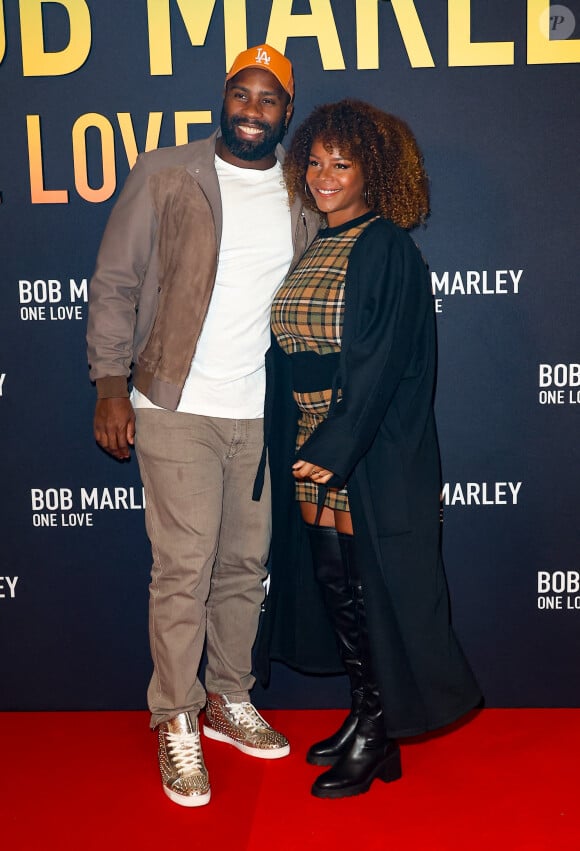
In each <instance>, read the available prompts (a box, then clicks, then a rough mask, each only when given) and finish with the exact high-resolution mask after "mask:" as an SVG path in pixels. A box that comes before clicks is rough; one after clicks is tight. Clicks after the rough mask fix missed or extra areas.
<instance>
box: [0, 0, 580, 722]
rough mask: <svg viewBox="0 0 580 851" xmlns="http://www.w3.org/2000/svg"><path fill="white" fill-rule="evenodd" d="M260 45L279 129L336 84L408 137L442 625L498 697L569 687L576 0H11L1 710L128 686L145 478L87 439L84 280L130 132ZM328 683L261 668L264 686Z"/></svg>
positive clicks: (143, 583) (112, 704)
mask: <svg viewBox="0 0 580 851" xmlns="http://www.w3.org/2000/svg"><path fill="white" fill-rule="evenodd" d="M577 22H579V24H577ZM266 39H268V40H269V41H270V43H272V44H273V45H274V46H275V47H277V48H278V49H280V50H282V51H284V52H285V53H286V54H287V55H288V56H289V57H290V58H291V59H292V60H293V62H294V63H295V71H296V86H297V99H296V114H295V118H294V126H296V125H297V123H298V122H299V121H300V120H301V119H302V118H303V117H304V116H305V115H306V114H307V113H308V111H309V110H310V109H311V108H312V107H313V106H314V105H315V104H319V103H322V102H326V101H332V100H337V99H340V98H342V97H345V96H352V97H358V98H361V99H365V100H369V101H372V102H373V103H375V104H376V105H378V106H380V107H382V108H384V109H387V110H389V111H391V112H394V113H396V114H397V115H400V116H401V117H403V118H404V119H406V120H407V121H408V122H409V123H410V125H411V126H412V127H413V129H414V130H415V132H416V135H417V137H418V139H419V141H420V144H421V147H422V149H423V152H424V155H425V161H426V165H427V169H428V172H429V174H430V177H431V183H432V215H431V218H430V220H429V222H428V225H427V226H426V228H423V229H421V230H419V231H417V232H416V234H415V237H416V239H417V241H418V243H419V244H420V246H421V249H422V251H423V253H424V255H425V257H426V258H427V259H428V262H429V265H430V268H431V270H432V280H433V295H434V303H435V309H436V311H437V319H438V327H439V349H440V357H439V360H440V364H439V385H438V396H437V412H438V422H439V430H440V438H441V445H442V453H443V472H444V480H445V488H444V502H445V520H444V553H445V559H446V565H447V572H448V577H449V583H450V588H451V594H452V599H453V610H454V615H455V622H456V626H457V629H458V632H459V634H460V636H461V639H462V641H463V644H464V646H465V649H466V651H467V653H468V655H469V657H470V659H471V661H472V664H473V666H474V668H475V670H476V673H477V675H478V677H479V679H480V682H481V685H482V687H483V689H484V691H485V693H486V696H487V700H488V705H491V706H577V705H580V680H579V678H578V676H577V671H578V665H579V663H580V572H579V571H580V559H579V553H580V546H579V524H578V518H577V514H578V508H577V506H578V482H579V467H580V464H579V450H578V442H577V439H576V438H577V434H578V425H577V424H578V416H579V414H578V411H579V407H578V406H579V405H580V366H579V364H578V362H579V361H580V351H579V342H578V331H577V328H578V316H579V308H580V296H579V288H578V271H577V268H578V267H577V237H578V232H579V215H578V139H579V138H580V118H579V114H578V106H577V93H578V83H579V77H578V63H579V62H580V0H568V2H567V3H566V4H565V5H562V4H560V5H555V4H552V5H551V6H550V3H549V2H548V0H527V2H526V0H472V2H469V0H449V1H448V2H443V0H415V2H412V0H392V2H385V0H358V2H355V0H301V2H297V0H295V2H294V3H292V0H223V2H222V0H217V2H214V0H179V2H178V1H177V0H149V2H146V0H133V2H130V3H117V2H115V0H98V2H97V0H92V2H91V1H90V0H62V2H56V1H55V0H52V2H46V0H45V2H43V0H20V2H19V3H18V2H16V0H6V2H3V1H2V0H0V90H1V92H2V96H1V99H0V126H1V127H2V132H1V134H0V192H1V193H2V203H1V204H0V233H1V246H2V265H1V271H0V275H1V289H0V304H1V311H0V415H1V418H2V446H1V449H0V453H1V456H2V461H1V465H2V466H1V469H2V491H1V497H0V499H1V510H0V535H1V550H0V552H1V556H0V574H1V575H0V683H1V687H0V709H85V708H86V709H89V708H111V709H125V708H141V707H144V705H145V698H144V695H145V688H146V684H147V681H148V678H149V674H150V659H149V650H148V643H147V624H146V620H147V614H146V606H147V584H148V576H149V566H150V553H149V548H148V542H147V540H146V536H145V530H144V521H143V497H142V491H141V484H140V481H139V475H138V469H137V464H136V462H135V460H134V459H133V460H132V461H131V462H130V463H129V464H124V465H121V464H117V463H116V462H115V461H113V460H112V459H110V458H109V457H108V456H106V455H105V454H104V453H102V452H101V451H100V450H99V449H98V448H97V447H96V445H95V444H94V442H93V439H92V424H91V421H92V412H93V406H94V389H93V388H92V387H91V385H90V383H89V379H88V371H87V366H86V356H85V344H84V335H85V327H86V312H87V306H86V298H87V281H88V280H89V279H90V276H91V273H92V269H93V266H94V260H95V256H96V252H97V249H98V245H99V241H100V237H101V234H102V231H103V228H104V225H105V222H106V219H107V216H108V214H109V211H110V209H111V206H112V204H113V202H114V199H115V197H116V194H117V192H118V190H119V188H120V187H121V185H122V183H123V180H124V178H125V176H126V174H127V172H128V170H129V165H130V163H132V162H133V161H134V158H135V156H136V152H137V150H143V149H144V148H145V147H146V146H147V147H156V146H157V145H171V144H175V142H176V141H178V142H180V143H181V142H184V141H186V140H187V139H189V140H193V139H195V138H200V137H202V136H205V135H207V134H208V132H209V130H210V127H211V126H212V125H213V124H214V123H215V122H216V120H217V119H218V118H219V109H220V103H221V93H222V86H223V79H224V74H225V70H226V67H227V65H229V63H230V62H231V60H232V59H233V56H234V55H235V54H236V53H237V52H238V51H239V50H241V49H243V48H245V47H246V45H247V44H250V45H251V44H257V43H260V42H263V41H264V40H266ZM291 129H292V128H291ZM344 689H345V687H344V683H343V680H342V678H330V679H329V680H320V679H317V678H311V677H305V676H301V675H299V674H297V673H295V672H291V671H288V670H287V669H285V668H284V667H283V666H280V665H276V666H274V672H273V680H272V685H271V687H270V689H268V690H267V691H262V690H260V689H257V695H256V701H257V702H258V704H259V705H262V706H284V707H294V706H295V707H301V706H302V707H306V706H322V705H329V704H330V705H332V704H339V703H341V702H342V701H343V700H344V699H345V693H344Z"/></svg>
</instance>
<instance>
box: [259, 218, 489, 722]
mask: <svg viewBox="0 0 580 851" xmlns="http://www.w3.org/2000/svg"><path fill="white" fill-rule="evenodd" d="M288 362H289V358H288V357H286V356H284V355H283V354H282V353H281V352H280V350H276V348H275V347H273V349H272V351H271V353H270V369H272V364H275V379H274V393H273V395H272V396H271V397H270V405H272V406H273V410H272V411H271V412H272V416H273V419H272V422H271V424H270V427H269V431H270V440H269V453H270V464H271V472H272V480H273V494H274V496H273V502H274V504H273V520H274V531H273V548H272V558H271V583H270V594H269V597H268V601H267V605H266V612H265V616H264V622H263V624H262V629H261V633H260V638H259V647H258V669H259V675H260V676H261V679H262V680H263V681H264V680H266V679H267V675H268V665H269V663H268V660H269V659H277V660H280V661H283V662H286V663H287V664H289V665H290V666H292V667H295V668H297V669H299V670H302V671H305V672H311V673H323V672H326V673H330V672H337V671H340V670H341V666H340V662H339V660H338V656H337V651H336V646H335V643H334V639H333V637H332V634H331V630H330V627H329V624H328V621H327V618H326V614H325V612H324V609H323V606H322V603H321V600H320V596H319V591H318V588H317V585H316V582H315V580H314V578H313V573H312V566H311V563H310V560H309V553H308V548H307V546H306V544H305V540H304V538H305V535H304V532H303V529H302V524H301V523H300V521H299V517H298V511H297V507H296V505H295V504H293V479H292V477H291V474H290V466H291V463H292V460H293V453H292V452H291V451H290V447H291V446H292V445H293V440H294V433H295V426H296V410H295V409H294V413H293V414H290V413H289V412H288V400H289V399H291V386H290V376H289V366H288ZM435 369H436V330H435V317H434V310H433V299H432V295H431V288H430V282H429V275H428V272H427V270H426V267H425V264H424V262H423V260H422V257H421V255H420V252H419V251H418V249H417V247H416V246H415V244H414V242H413V240H412V239H411V238H410V237H409V235H408V234H407V233H406V232H405V231H403V230H402V229H400V228H398V227H397V226H396V225H394V224H392V223H391V222H389V221H387V220H385V219H379V220H377V221H375V222H372V223H371V224H370V225H369V226H368V227H367V228H366V229H365V231H364V232H363V234H362V235H361V236H360V237H359V239H358V240H357V242H356V243H355V245H354V247H353V249H352V252H351V256H350V259H349V264H348V269H347V275H346V285H345V314H344V327H343V334H342V347H341V357H340V376H339V380H338V386H340V387H341V388H342V400H341V401H340V402H339V403H338V404H337V405H335V406H334V410H333V412H332V413H331V415H329V417H328V419H327V420H325V421H324V422H323V423H322V424H321V425H320V426H319V427H318V428H317V430H316V431H315V433H314V434H313V435H312V436H311V437H310V438H309V439H308V441H307V442H306V443H305V444H304V446H303V447H302V448H301V450H300V453H299V455H300V458H302V459H303V460H306V461H309V462H311V463H314V464H316V466H318V467H322V468H326V469H328V470H332V471H333V472H334V474H335V476H334V478H333V479H332V480H331V482H330V483H329V484H330V485H331V486H341V485H342V484H343V483H344V482H347V486H348V492H349V502H350V509H351V515H352V522H353V529H354V546H355V554H356V557H357V560H358V562H359V564H360V571H361V576H362V582H363V590H364V597H365V605H366V609H367V618H368V623H369V633H370V639H371V646H372V651H373V662H374V666H375V669H376V676H377V680H378V684H379V689H380V692H381V700H382V702H383V707H384V710H385V716H386V719H387V729H388V733H389V734H390V735H392V736H395V737H400V736H410V735H416V734H419V733H423V732H426V731H428V730H432V729H435V728H437V727H440V726H443V725H445V724H448V723H450V722H451V721H453V720H455V719H456V718H458V717H459V716H460V715H462V714H463V713H465V712H466V711H468V710H469V709H471V708H473V707H474V706H475V705H476V704H478V703H479V701H480V700H481V694H480V692H479V689H478V686H477V683H476V682H475V679H474V677H473V674H472V673H471V670H470V668H469V666H468V664H467V662H466V660H465V657H464V655H463V653H462V651H461V648H460V647H459V645H458V643H457V639H456V637H455V635H454V632H453V630H452V627H451V625H450V616H449V602H448V591H447V584H446V580H445V575H444V571H443V565H442V561H441V554H440V523H439V509H440V502H439V494H440V490H441V474H440V459H439V448H438V442H437V434H436V429H435V420H434V415H433V394H434V386H435Z"/></svg>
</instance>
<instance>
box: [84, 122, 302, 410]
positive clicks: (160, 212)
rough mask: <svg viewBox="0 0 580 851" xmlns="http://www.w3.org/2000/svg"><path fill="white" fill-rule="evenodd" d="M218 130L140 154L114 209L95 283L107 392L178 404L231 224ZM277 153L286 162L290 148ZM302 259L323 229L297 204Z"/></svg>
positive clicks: (96, 365) (92, 335)
mask: <svg viewBox="0 0 580 851" xmlns="http://www.w3.org/2000/svg"><path fill="white" fill-rule="evenodd" d="M217 135H218V134H217V132H216V133H213V134H212V136H210V137H209V138H207V139H204V140H202V141H199V142H191V143H190V144H189V145H181V146H179V147H173V148H159V149H158V150H155V151H150V152H148V153H145V154H141V155H140V156H139V157H138V159H137V162H136V163H135V166H134V168H133V170H132V171H131V172H130V174H129V176H128V177H127V180H126V182H125V185H124V187H123V190H122V191H121V194H120V195H119V198H118V200H117V202H116V204H115V206H114V208H113V210H112V212H111V215H110V218H109V221H108V223H107V227H106V229H105V233H104V236H103V241H102V243H101V248H100V250H99V254H98V257H97V264H96V268H95V273H94V275H93V277H92V280H91V284H90V294H89V321H88V329H87V342H88V357H89V364H90V375H91V379H92V380H93V381H95V382H96V384H97V392H98V397H99V398H100V399H105V398H110V397H114V396H116V397H118V396H125V397H126V396H127V395H128V380H129V378H130V376H131V371H132V381H133V384H134V385H135V387H137V389H138V390H140V391H141V392H142V393H144V394H145V395H146V396H147V397H148V398H149V399H150V400H151V401H152V402H153V403H154V404H156V405H160V406H161V407H163V408H168V409H169V410H175V409H176V407H177V405H178V404H179V399H180V397H181V392H182V390H183V385H184V382H185V379H186V377H187V375H188V373H189V368H190V365H191V360H192V358H193V356H194V354H195V350H196V347H197V341H198V339H199V335H200V333H201V329H202V327H203V323H204V321H205V317H206V313H207V309H208V306H209V302H210V298H211V294H212V291H213V287H214V283H215V276H216V271H217V263H218V256H219V247H220V240H221V230H222V211H221V198H220V191H219V182H218V179H217V174H216V170H215V166H214V155H215V142H216V138H217ZM276 156H277V158H278V159H279V160H280V161H281V160H282V159H283V157H284V151H283V149H282V148H281V147H280V146H278V148H277V149H276ZM291 214H292V234H293V243H294V257H293V260H292V266H291V268H292V267H293V266H294V265H295V264H296V263H297V262H298V260H299V259H300V257H301V256H302V254H303V253H304V251H305V250H306V248H307V247H308V245H309V244H310V242H311V241H312V240H313V239H314V236H315V235H316V233H317V230H318V227H319V219H318V217H317V216H316V215H315V214H313V213H311V212H309V211H308V210H305V209H303V208H302V206H301V204H300V203H299V202H297V203H295V204H294V205H293V207H292V210H291Z"/></svg>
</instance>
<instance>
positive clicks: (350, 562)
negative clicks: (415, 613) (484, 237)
mask: <svg viewBox="0 0 580 851" xmlns="http://www.w3.org/2000/svg"><path fill="white" fill-rule="evenodd" d="M339 540H340V547H341V552H342V559H343V563H344V565H345V568H346V572H347V574H348V576H349V577H350V580H351V583H352V585H351V588H352V596H353V599H354V603H355V610H356V619H357V629H358V648H359V656H360V659H361V670H362V677H363V697H362V703H361V706H360V708H359V711H358V718H357V723H356V725H355V729H354V732H353V735H352V736H351V738H350V740H349V742H348V743H347V746H346V747H344V748H342V749H341V752H340V754H339V756H338V758H337V759H336V760H335V762H334V764H333V767H332V768H331V769H329V770H328V771H325V772H324V774H321V775H320V777H318V778H317V780H315V782H314V784H313V786H312V794H313V795H315V796H316V797H318V798H345V797H347V796H350V795H359V794H361V793H362V792H366V791H368V789H369V787H370V785H371V783H372V782H373V780H375V779H377V778H378V779H379V780H383V781H384V782H385V783H389V782H390V781H392V780H398V779H399V777H400V776H401V755H400V752H399V746H398V744H397V742H396V741H394V740H393V739H389V738H388V737H387V734H386V730H385V723H384V714H383V708H382V704H381V700H380V695H379V690H378V687H377V684H376V681H375V678H374V676H373V667H372V661H371V655H370V644H369V635H368V629H367V621H366V614H365V605H364V598H363V593H362V584H361V580H360V573H359V571H358V569H357V565H356V559H355V556H354V549H353V539H352V536H351V535H340V536H339Z"/></svg>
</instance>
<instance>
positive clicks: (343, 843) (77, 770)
mask: <svg viewBox="0 0 580 851" xmlns="http://www.w3.org/2000/svg"><path fill="white" fill-rule="evenodd" d="M265 714H266V715H267V717H268V720H269V721H270V722H271V723H273V724H274V726H277V727H278V728H279V729H281V730H282V731H284V732H285V733H286V734H287V735H288V737H289V738H290V741H291V743H292V747H293V752H292V754H291V755H290V757H288V758H287V759H282V760H279V761H272V762H270V761H266V760H257V759H252V758H251V757H247V756H244V755H243V754H241V753H239V752H238V751H236V750H235V749H234V748H231V747H229V746H228V745H224V744H221V743H218V742H213V741H209V740H207V739H205V740H204V753H205V758H206V763H207V765H208V768H209V771H210V780H211V784H212V800H211V802H210V804H209V805H208V806H206V807H202V808H199V809H185V808H183V807H178V806H176V805H175V804H172V803H171V801H169V799H168V798H166V797H165V795H164V794H163V792H162V791H161V785H160V782H159V778H158V771H157V764H156V738H155V735H154V734H153V733H151V732H150V731H149V730H148V727H147V724H148V715H147V714H146V713H144V712H84V713H80V712H79V713H4V722H5V724H4V733H5V735H4V739H3V742H2V774H1V779H0V813H1V815H2V818H1V821H0V831H1V834H0V835H1V847H2V849H5V851H52V849H55V851H56V849H58V851H69V849H70V851H72V849H75V851H77V849H79V850H81V851H84V849H113V851H117V849H128V851H132V849H142V851H148V849H155V850H156V851H160V849H163V851H165V849H167V851H173V849H176V851H177V849H179V851H182V849H191V851H197V849H208V848H210V849H212V851H221V849H224V851H244V849H250V851H266V849H267V851H302V849H317V851H326V849H329V851H350V849H352V851H379V850H380V851H383V849H389V851H415V849H420V851H483V849H485V851H490V849H510V851H515V849H521V851H536V849H542V851H579V849H580V803H579V799H580V778H579V774H580V768H579V765H580V710H573V709H550V710H539V709H527V710H485V711H484V712H481V713H479V714H478V715H476V716H475V717H474V718H472V719H471V720H470V721H469V723H467V724H464V725H463V726H460V727H458V728H457V729H455V730H453V731H451V732H449V733H448V734H445V735H439V736H433V737H430V738H428V739H426V740H422V741H413V742H412V743H408V744H405V745H403V748H402V757H403V772H404V776H403V779H402V780H400V781H398V782H396V783H392V784H388V785H386V784H384V783H381V782H378V781H377V782H375V783H374V784H373V786H372V787H371V790H370V792H369V793H367V794H366V795H361V796H358V797H355V798H349V799H344V800H340V801H321V800H318V799H315V798H313V797H312V796H311V795H310V793H309V787H310V784H311V783H312V781H313V780H314V778H315V777H316V775H317V773H318V772H319V771H320V769H317V768H315V767H312V766H309V765H307V764H306V763H305V762H304V753H305V751H306V748H307V746H308V744H310V743H311V741H313V740H314V739H316V738H318V737H322V736H324V735H326V734H327V733H328V732H329V731H330V730H331V729H332V728H333V726H334V725H336V726H338V723H339V720H340V719H341V718H342V716H343V713H342V712H338V711H336V712H335V711H333V712H328V711H316V712H306V711H302V712H286V711H284V712H282V711H276V712H273V711H270V712H268V713H265Z"/></svg>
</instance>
